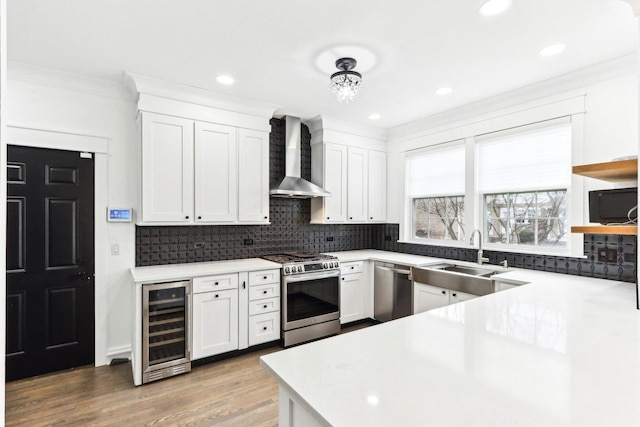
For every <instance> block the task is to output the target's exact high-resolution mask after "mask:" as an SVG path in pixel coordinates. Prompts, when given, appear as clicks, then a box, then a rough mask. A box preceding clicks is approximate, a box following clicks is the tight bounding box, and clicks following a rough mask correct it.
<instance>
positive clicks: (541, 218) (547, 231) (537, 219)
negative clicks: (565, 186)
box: [484, 190, 568, 247]
mask: <svg viewBox="0 0 640 427" xmlns="http://www.w3.org/2000/svg"><path fill="white" fill-rule="evenodd" d="M484 206H485V213H484V215H485V224H486V241H487V242H488V243H505V244H511V245H534V246H557V247H560V246H567V238H568V235H567V227H566V225H567V224H566V216H567V215H566V212H567V191H566V190H551V191H532V192H522V193H499V194H485V195H484Z"/></svg>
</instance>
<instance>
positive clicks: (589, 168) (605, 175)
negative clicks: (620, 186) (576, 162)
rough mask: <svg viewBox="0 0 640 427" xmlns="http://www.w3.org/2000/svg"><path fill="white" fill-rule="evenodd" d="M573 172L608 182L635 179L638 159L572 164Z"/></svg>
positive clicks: (636, 178)
mask: <svg viewBox="0 0 640 427" xmlns="http://www.w3.org/2000/svg"><path fill="white" fill-rule="evenodd" d="M573 173H574V174H576V175H582V176H587V177H589V178H596V179H601V180H603V181H609V182H625V181H637V180H638V159H631V160H617V161H614V162H605V163H593V164H590V165H580V166H574V167H573Z"/></svg>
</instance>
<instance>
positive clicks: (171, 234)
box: [136, 119, 637, 283]
mask: <svg viewBox="0 0 640 427" xmlns="http://www.w3.org/2000/svg"><path fill="white" fill-rule="evenodd" d="M310 140H311V136H310V134H309V129H308V128H307V127H306V126H304V125H303V127H302V177H303V178H305V179H310V178H311V147H310ZM269 148H270V150H269V168H270V182H271V185H273V184H275V183H277V182H278V181H279V180H280V179H282V177H283V176H284V169H285V163H284V120H280V119H272V120H271V134H270V147H269ZM269 218H270V220H271V224H270V225H222V226H218V225H199V226H163V227H140V226H138V227H136V266H147V265H161V264H179V263H187V262H201V261H219V260H227V259H236V258H252V257H260V256H262V255H267V254H275V253H280V252H283V251H304V252H335V251H347V250H357V249H380V250H387V251H394V252H402V253H408V254H416V255H425V256H433V257H438V258H447V259H453V260H462V261H475V260H476V253H477V250H475V249H473V248H452V247H444V246H432V245H416V244H409V243H399V242H398V239H399V226H398V224H356V225H351V224H349V225H346V224H345V225H342V224H340V225H319V224H309V221H310V219H311V203H310V200H308V199H304V200H300V199H284V198H271V199H270V207H269ZM331 238H332V239H331ZM249 241H252V243H253V244H245V243H249ZM636 247H637V237H636V236H619V235H601V234H599V235H595V234H585V236H584V254H585V255H586V256H587V258H586V259H580V258H570V257H557V256H547V255H529V254H520V253H506V252H495V251H489V250H485V251H484V256H486V257H488V258H489V259H490V260H491V261H490V263H491V264H498V263H500V262H502V260H505V259H506V260H507V262H508V264H509V265H510V266H512V267H519V268H526V269H531V270H542V271H551V272H555V273H563V274H571V275H577V276H587V277H598V278H604V279H613V280H620V281H625V282H632V283H635V281H636V268H637V266H636V255H635V253H636ZM601 248H612V249H615V250H616V251H617V257H616V261H615V262H609V263H604V262H599V261H598V260H597V251H598V250H599V249H601Z"/></svg>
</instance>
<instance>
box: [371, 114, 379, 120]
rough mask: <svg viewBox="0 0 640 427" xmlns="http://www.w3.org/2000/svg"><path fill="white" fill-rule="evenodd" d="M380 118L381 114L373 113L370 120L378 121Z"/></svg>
mask: <svg viewBox="0 0 640 427" xmlns="http://www.w3.org/2000/svg"><path fill="white" fill-rule="evenodd" d="M380 117H382V116H381V115H380V114H378V113H373V114H371V115H370V116H369V120H378V119H379V118H380Z"/></svg>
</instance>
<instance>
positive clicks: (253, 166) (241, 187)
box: [238, 129, 269, 223]
mask: <svg viewBox="0 0 640 427" xmlns="http://www.w3.org/2000/svg"><path fill="white" fill-rule="evenodd" d="M268 220H269V137H268V135H267V134H266V133H265V132H260V131H255V130H249V129H240V130H239V131H238V221H240V222H251V223H266V222H267V221H268Z"/></svg>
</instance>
